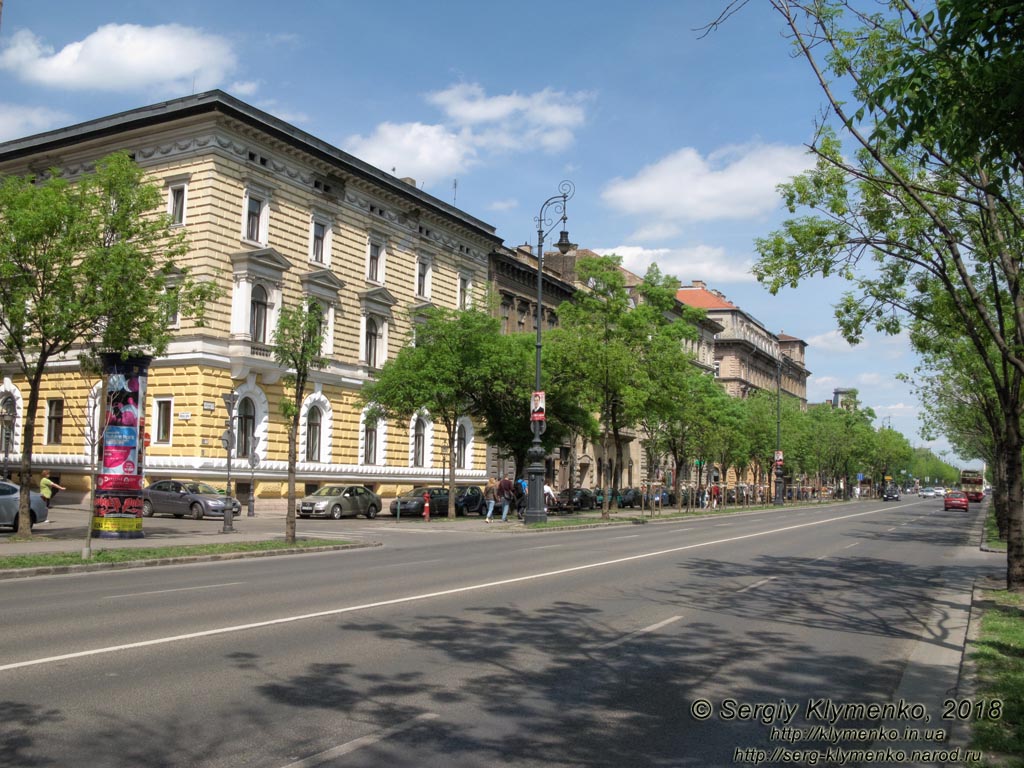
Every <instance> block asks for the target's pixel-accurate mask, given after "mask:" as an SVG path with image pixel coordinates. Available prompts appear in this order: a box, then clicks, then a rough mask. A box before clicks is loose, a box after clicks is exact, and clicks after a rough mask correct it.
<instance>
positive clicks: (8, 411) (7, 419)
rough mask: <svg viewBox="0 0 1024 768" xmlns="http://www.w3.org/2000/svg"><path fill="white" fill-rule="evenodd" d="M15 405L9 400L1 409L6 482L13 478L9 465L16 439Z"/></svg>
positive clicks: (0, 432)
mask: <svg viewBox="0 0 1024 768" xmlns="http://www.w3.org/2000/svg"><path fill="white" fill-rule="evenodd" d="M13 405H14V403H13V401H12V400H10V399H9V398H8V399H5V400H4V401H3V407H2V408H0V439H3V441H4V480H9V479H10V477H11V476H10V474H9V472H8V470H7V464H8V461H9V459H10V453H11V438H12V437H14V411H13V410H12V406H13Z"/></svg>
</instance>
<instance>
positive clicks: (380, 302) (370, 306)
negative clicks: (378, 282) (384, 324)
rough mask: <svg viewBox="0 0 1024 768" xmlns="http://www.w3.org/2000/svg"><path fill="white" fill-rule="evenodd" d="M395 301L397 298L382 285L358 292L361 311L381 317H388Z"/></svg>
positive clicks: (396, 301)
mask: <svg viewBox="0 0 1024 768" xmlns="http://www.w3.org/2000/svg"><path fill="white" fill-rule="evenodd" d="M397 303H398V299H396V298H395V297H394V296H393V295H392V293H391V291H389V290H388V289H387V288H384V287H383V286H379V287H377V288H371V289H369V290H368V291H363V292H362V293H360V294H359V305H360V306H361V307H362V308H363V311H364V312H367V313H370V314H374V315H380V316H382V317H390V316H391V308H392V307H394V306H395V305H396V304H397Z"/></svg>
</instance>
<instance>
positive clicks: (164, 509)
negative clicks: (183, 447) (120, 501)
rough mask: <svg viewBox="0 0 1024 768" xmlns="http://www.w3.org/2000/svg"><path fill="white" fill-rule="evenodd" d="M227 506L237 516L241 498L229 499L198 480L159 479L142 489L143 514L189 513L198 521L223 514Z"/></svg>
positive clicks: (149, 515)
mask: <svg viewBox="0 0 1024 768" xmlns="http://www.w3.org/2000/svg"><path fill="white" fill-rule="evenodd" d="M228 505H230V507H231V514H233V515H235V516H237V515H238V513H239V512H241V510H242V505H241V504H239V503H238V499H234V498H232V499H229V498H227V497H226V496H225V495H224V494H223V493H221V492H220V491H219V490H217V489H216V488H214V487H213V486H212V485H210V484H209V483H203V482H200V481H195V480H157V481H156V482H155V483H153V484H152V485H150V486H148V487H147V488H143V489H142V514H143V515H144V516H145V517H152V516H153V515H174V516H175V517H184V516H185V515H190V516H191V517H192V518H194V519H196V520H202V519H203V518H204V517H224V509H225V507H227V506H228Z"/></svg>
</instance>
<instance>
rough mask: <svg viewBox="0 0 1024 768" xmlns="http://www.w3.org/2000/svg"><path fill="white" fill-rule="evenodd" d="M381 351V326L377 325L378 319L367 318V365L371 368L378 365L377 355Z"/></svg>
mask: <svg viewBox="0 0 1024 768" xmlns="http://www.w3.org/2000/svg"><path fill="white" fill-rule="evenodd" d="M379 351H380V328H378V326H377V319H376V318H374V317H368V318H366V365H367V367H369V368H376V367H377V355H378V353H379Z"/></svg>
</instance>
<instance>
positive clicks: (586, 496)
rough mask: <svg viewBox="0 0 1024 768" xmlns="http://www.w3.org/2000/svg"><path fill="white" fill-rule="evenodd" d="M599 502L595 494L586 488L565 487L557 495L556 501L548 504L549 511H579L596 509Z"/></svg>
mask: <svg viewBox="0 0 1024 768" xmlns="http://www.w3.org/2000/svg"><path fill="white" fill-rule="evenodd" d="M596 506H597V504H596V503H595V501H594V494H593V493H592V492H591V491H588V490H587V489H586V488H571V489H570V488H565V489H563V490H561V491H559V492H558V494H557V495H556V496H555V503H554V504H551V505H549V506H548V511H549V512H578V511H579V510H581V509H594V508H595V507H596Z"/></svg>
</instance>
